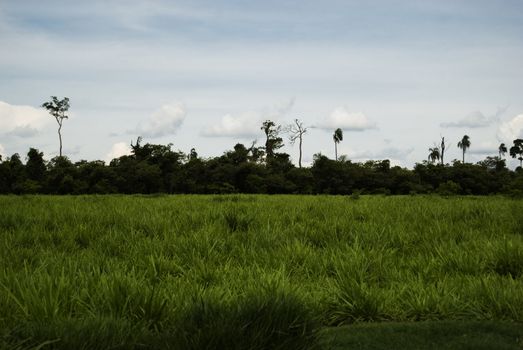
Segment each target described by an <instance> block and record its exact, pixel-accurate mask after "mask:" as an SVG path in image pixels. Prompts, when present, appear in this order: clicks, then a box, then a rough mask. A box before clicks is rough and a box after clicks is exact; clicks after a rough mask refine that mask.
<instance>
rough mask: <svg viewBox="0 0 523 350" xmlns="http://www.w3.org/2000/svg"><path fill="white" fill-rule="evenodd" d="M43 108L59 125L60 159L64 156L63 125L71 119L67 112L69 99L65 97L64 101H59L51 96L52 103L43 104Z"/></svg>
mask: <svg viewBox="0 0 523 350" xmlns="http://www.w3.org/2000/svg"><path fill="white" fill-rule="evenodd" d="M42 107H44V108H45V109H47V111H48V112H49V114H51V115H52V116H53V117H54V118H55V119H56V122H57V123H58V138H59V140H60V157H61V156H62V123H63V122H64V119H69V117H68V116H67V115H65V112H67V111H68V110H69V98H67V97H64V99H63V100H59V99H58V98H57V97H56V96H51V101H49V102H45V103H44V104H42Z"/></svg>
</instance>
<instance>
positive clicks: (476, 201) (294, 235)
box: [0, 195, 523, 349]
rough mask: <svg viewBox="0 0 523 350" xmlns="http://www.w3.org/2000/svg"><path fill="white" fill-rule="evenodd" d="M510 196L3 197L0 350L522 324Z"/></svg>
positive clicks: (197, 344) (284, 344)
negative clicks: (380, 326)
mask: <svg viewBox="0 0 523 350" xmlns="http://www.w3.org/2000/svg"><path fill="white" fill-rule="evenodd" d="M522 222H523V202H522V201H520V200H512V199H506V198H502V197H484V198H475V197H467V198H460V197H456V198H443V197H436V196H427V197H412V196H410V197H381V196H360V197H358V198H357V200H356V199H354V198H351V197H342V196H338V197H328V196H242V195H231V196H160V197H148V196H121V195H117V196H78V197H52V196H22V197H11V196H4V197H0V332H1V333H0V347H6V348H13V349H34V348H38V347H40V348H45V349H71V348H75V349H106V348H121V349H143V348H153V349H154V348H158V349H164V348H171V349H215V348H227V349H268V348H281V349H285V348H289V349H290V348H292V349H300V348H303V349H306V348H313V347H315V345H316V341H315V338H316V331H317V330H318V329H320V328H321V327H323V326H327V325H342V324H347V323H354V322H362V321H417V320H509V321H517V322H522V321H523V277H522V276H523V235H522V234H521V232H522V231H521V224H522Z"/></svg>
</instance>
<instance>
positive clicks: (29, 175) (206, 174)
mask: <svg viewBox="0 0 523 350" xmlns="http://www.w3.org/2000/svg"><path fill="white" fill-rule="evenodd" d="M267 127H268V131H267V132H268V133H269V134H268V137H269V140H270V139H271V138H276V135H277V133H278V132H279V131H278V130H279V129H277V128H276V127H275V126H274V125H272V124H270V125H269V124H267ZM516 141H517V140H516ZM275 145H278V143H277V142H276V143H275ZM171 147H172V145H171V144H169V145H166V146H164V145H156V144H149V143H146V144H142V139H141V138H138V140H137V141H136V143H135V144H132V154H131V155H126V156H122V157H119V158H117V159H113V160H112V161H111V162H110V164H109V165H106V164H105V163H104V162H103V161H100V160H95V161H90V162H89V161H86V160H81V161H78V162H76V163H72V162H71V160H69V159H68V158H67V157H65V156H62V157H54V158H52V159H51V160H50V161H49V162H47V163H46V162H45V161H44V160H43V154H42V153H41V152H39V151H38V150H36V149H34V148H31V149H30V150H29V152H28V155H27V162H26V164H23V162H22V161H21V159H20V156H19V155H18V154H14V155H13V156H11V157H10V158H7V159H5V160H3V161H2V162H0V193H14V194H36V193H47V194H111V193H143V194H152V193H196V194H205V193H208V194H227V193H267V194H343V195H348V194H351V193H353V192H354V191H355V190H359V191H361V192H362V193H364V194H385V195H389V194H392V195H398V194H424V193H439V194H443V195H449V194H463V195H488V194H499V193H503V194H508V195H511V196H514V197H518V196H521V192H522V191H523V190H522V189H523V185H522V184H523V171H521V170H518V169H521V168H517V169H516V171H511V170H509V169H507V168H506V164H505V160H504V159H500V158H499V157H487V158H486V159H485V160H483V161H481V162H478V164H475V165H474V164H468V163H467V164H464V163H462V162H455V163H454V164H453V165H452V166H448V165H442V164H432V163H428V162H426V161H425V162H423V163H420V164H416V166H415V167H414V169H413V170H408V169H405V168H401V167H398V166H391V164H390V161H389V160H387V159H385V160H379V161H366V162H364V163H353V162H351V161H350V160H347V159H346V158H345V157H340V160H339V161H335V160H332V159H329V158H328V157H326V156H324V155H321V154H317V155H315V156H314V162H313V164H312V166H311V167H310V168H296V167H295V166H294V165H293V164H292V162H291V159H290V156H289V155H288V154H286V153H278V152H275V150H276V149H277V148H274V149H273V150H272V151H271V154H270V156H269V155H267V156H266V157H265V158H263V157H262V156H263V153H264V151H262V150H261V149H260V148H259V147H258V148H256V147H254V145H251V147H249V148H247V147H245V146H244V145H243V144H236V145H235V146H234V149H233V150H231V151H227V152H225V153H224V154H223V155H222V156H219V157H215V158H210V159H202V158H199V157H198V154H197V153H196V151H195V150H194V149H193V150H191V153H190V154H189V155H187V156H186V155H185V154H184V153H182V152H180V151H174V150H172V149H171Z"/></svg>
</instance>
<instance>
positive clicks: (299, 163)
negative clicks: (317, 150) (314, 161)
mask: <svg viewBox="0 0 523 350" xmlns="http://www.w3.org/2000/svg"><path fill="white" fill-rule="evenodd" d="M301 143H302V140H301V134H300V159H299V160H298V166H299V167H300V169H301Z"/></svg>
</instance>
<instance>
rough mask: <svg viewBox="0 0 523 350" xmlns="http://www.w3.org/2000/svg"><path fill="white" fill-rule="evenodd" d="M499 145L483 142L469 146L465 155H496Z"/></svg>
mask: <svg viewBox="0 0 523 350" xmlns="http://www.w3.org/2000/svg"><path fill="white" fill-rule="evenodd" d="M498 147H499V144H495V143H494V142H492V141H483V142H480V143H478V144H473V143H472V144H471V145H470V148H469V149H467V153H470V154H480V155H493V156H496V155H498Z"/></svg>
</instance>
